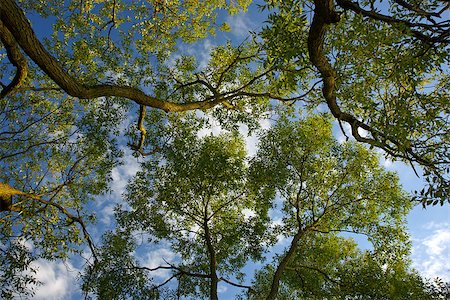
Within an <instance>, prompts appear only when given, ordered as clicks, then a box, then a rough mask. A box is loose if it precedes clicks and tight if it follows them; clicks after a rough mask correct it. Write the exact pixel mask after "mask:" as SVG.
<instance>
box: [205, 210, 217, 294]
mask: <svg viewBox="0 0 450 300" xmlns="http://www.w3.org/2000/svg"><path fill="white" fill-rule="evenodd" d="M203 227H204V230H205V240H206V248H207V250H208V255H209V274H210V278H211V279H210V280H211V282H210V285H209V286H210V290H209V298H210V299H211V300H218V299H219V298H218V296H217V286H218V284H219V277H218V276H217V271H216V266H217V259H216V251H215V250H214V246H213V244H212V238H211V233H210V231H209V225H208V219H207V217H206V216H205V218H204V222H203Z"/></svg>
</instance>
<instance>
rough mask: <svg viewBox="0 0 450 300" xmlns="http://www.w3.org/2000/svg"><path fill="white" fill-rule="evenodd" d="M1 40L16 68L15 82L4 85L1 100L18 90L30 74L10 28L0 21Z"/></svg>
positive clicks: (0, 95) (0, 93) (0, 94)
mask: <svg viewBox="0 0 450 300" xmlns="http://www.w3.org/2000/svg"><path fill="white" fill-rule="evenodd" d="M0 40H1V42H2V43H3V46H5V48H6V54H7V55H8V59H9V61H10V62H11V63H12V65H13V66H15V67H16V75H15V76H14V78H13V80H12V81H11V82H10V83H9V84H8V85H7V86H4V85H3V84H2V86H3V89H2V91H1V92H0V99H1V98H4V97H6V96H7V95H8V94H9V93H11V91H12V90H14V89H16V88H18V87H19V86H20V85H21V84H22V83H23V82H24V80H25V78H26V77H27V73H28V64H27V60H26V59H25V57H24V56H23V54H22V52H21V51H20V49H19V47H18V45H17V43H16V41H15V39H14V37H13V35H12V34H11V32H10V31H9V30H8V28H6V27H5V26H4V25H3V22H2V21H0Z"/></svg>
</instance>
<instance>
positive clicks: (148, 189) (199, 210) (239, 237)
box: [86, 126, 267, 299]
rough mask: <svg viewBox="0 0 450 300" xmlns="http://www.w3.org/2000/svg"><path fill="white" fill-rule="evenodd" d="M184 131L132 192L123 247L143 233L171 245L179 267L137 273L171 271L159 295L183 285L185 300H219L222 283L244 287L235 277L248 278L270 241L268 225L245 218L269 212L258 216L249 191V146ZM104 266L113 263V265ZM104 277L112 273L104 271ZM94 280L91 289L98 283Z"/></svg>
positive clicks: (145, 168)
mask: <svg viewBox="0 0 450 300" xmlns="http://www.w3.org/2000/svg"><path fill="white" fill-rule="evenodd" d="M182 128H184V129H183V132H181V133H175V134H173V136H174V139H173V140H172V141H171V142H170V143H168V144H167V146H166V147H164V148H163V149H161V151H160V152H159V155H160V156H159V159H156V160H151V161H146V162H144V163H143V164H142V171H140V172H139V173H138V174H137V175H136V178H134V180H133V181H132V182H131V183H130V185H129V186H128V189H127V195H126V198H127V201H128V204H129V206H130V208H129V209H124V208H122V210H119V211H118V213H117V214H118V220H119V224H120V227H119V232H127V233H128V235H127V237H126V238H125V239H123V240H133V238H132V237H131V236H130V233H131V232H143V233H145V234H146V235H149V236H150V239H151V241H152V242H153V243H155V242H166V243H169V244H170V247H171V249H172V250H173V251H174V252H175V253H176V254H177V256H179V259H180V261H179V262H176V263H173V262H167V263H166V265H164V266H160V267H156V268H153V269H152V268H147V267H142V266H139V265H137V264H134V266H133V268H135V269H140V270H142V271H147V272H149V273H151V271H156V270H160V269H168V270H172V272H173V273H172V275H171V276H170V277H169V278H168V279H167V280H166V281H164V282H163V283H161V284H155V285H154V287H153V290H155V291H158V289H160V288H162V287H164V285H166V284H168V283H169V282H170V281H171V280H172V279H177V281H178V288H177V291H176V293H175V292H174V294H176V295H177V296H178V297H180V296H191V297H195V298H197V299H198V298H204V297H205V298H206V297H207V298H209V299H218V291H217V289H218V283H219V281H224V282H227V283H229V284H233V285H238V286H239V284H236V283H233V282H231V281H230V278H229V276H230V275H233V276H237V277H238V278H241V277H243V275H244V274H242V273H240V271H239V270H240V269H241V268H242V267H243V266H244V265H245V263H247V262H248V260H249V259H253V260H255V259H258V258H260V257H261V252H262V251H263V244H261V242H262V240H261V239H260V238H263V237H264V236H265V235H267V233H265V232H264V231H265V229H266V228H265V227H264V226H263V224H264V221H267V218H258V217H246V216H245V215H244V212H245V211H246V210H251V211H255V210H263V211H264V209H263V208H261V207H259V208H258V206H261V205H262V203H261V202H260V201H259V200H260V199H258V198H256V197H254V195H252V193H250V192H249V191H248V189H247V188H246V179H245V173H246V167H245V149H244V143H243V141H242V138H241V137H239V136H237V135H231V136H230V135H219V136H206V137H204V138H202V139H198V138H197V137H196V135H195V134H196V133H195V132H190V131H186V126H182ZM171 129H172V131H174V130H175V129H174V128H171ZM266 211H267V209H266ZM141 246H142V245H141ZM108 247H109V248H111V249H115V251H119V252H120V251H122V249H121V248H122V247H120V248H119V249H118V247H117V246H116V245H110V244H107V245H106V246H105V249H109V248H108ZM132 250H133V251H135V248H133V249H132ZM107 251H108V250H107ZM124 251H125V253H128V252H130V249H125V250H124ZM109 252H110V251H108V253H109ZM102 260H105V263H106V264H108V263H110V259H109V258H108V257H102ZM114 264H116V263H114ZM94 268H95V267H94ZM123 268H127V264H118V269H119V270H121V269H123ZM97 269H99V268H97ZM99 270H100V272H105V270H104V268H100V269H99ZM95 271H96V270H95V269H94V270H92V272H93V273H95ZM116 273H117V272H116ZM108 274H111V273H110V272H106V274H105V275H107V276H109V275H108ZM119 274H120V273H119ZM114 276H116V275H114ZM87 278H88V280H87V281H86V285H87V286H88V285H89V284H90V283H91V282H92V279H91V278H92V276H88V277H87ZM100 278H102V277H101V276H100ZM102 280H104V279H103V278H102ZM115 280H120V281H121V279H119V278H116V279H115ZM103 285H104V284H102V282H99V283H98V285H96V286H95V287H94V290H96V289H98V290H104V288H103ZM88 288H89V286H88ZM99 295H100V294H99ZM100 298H104V296H101V295H100Z"/></svg>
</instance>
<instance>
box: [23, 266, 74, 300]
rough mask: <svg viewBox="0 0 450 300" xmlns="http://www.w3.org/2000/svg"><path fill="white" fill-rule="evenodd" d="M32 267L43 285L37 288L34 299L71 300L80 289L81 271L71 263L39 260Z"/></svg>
mask: <svg viewBox="0 0 450 300" xmlns="http://www.w3.org/2000/svg"><path fill="white" fill-rule="evenodd" d="M32 267H33V268H36V269H37V273H36V275H35V276H36V278H37V280H38V281H40V282H41V283H42V285H39V286H38V287H37V288H36V290H35V291H36V293H35V295H34V297H33V299H45V300H59V299H69V298H70V296H71V294H72V293H74V292H75V291H76V289H77V288H78V284H77V283H76V279H77V275H78V273H79V270H78V269H76V268H74V267H73V266H72V265H71V264H70V263H63V262H53V261H47V260H38V261H36V262H34V263H33V264H32Z"/></svg>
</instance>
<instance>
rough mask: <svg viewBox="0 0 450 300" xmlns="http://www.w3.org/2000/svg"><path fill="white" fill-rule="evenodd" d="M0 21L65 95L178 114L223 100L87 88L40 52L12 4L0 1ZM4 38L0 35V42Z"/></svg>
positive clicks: (106, 87) (10, 0)
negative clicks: (173, 98) (175, 99)
mask: <svg viewBox="0 0 450 300" xmlns="http://www.w3.org/2000/svg"><path fill="white" fill-rule="evenodd" d="M0 20H1V21H2V22H3V24H4V25H5V27H6V28H7V29H8V30H9V31H10V32H11V34H12V36H13V37H14V38H15V40H16V42H17V44H18V45H19V46H20V47H21V48H22V50H23V51H24V52H25V53H26V54H27V55H28V56H29V57H30V58H31V59H32V60H33V61H34V62H35V63H36V64H37V65H38V66H39V67H40V68H41V69H42V70H43V71H44V72H45V73H46V74H47V75H48V76H49V77H50V78H51V79H52V80H53V81H54V82H55V83H56V84H57V85H58V86H60V87H61V88H62V89H63V90H64V91H66V93H67V94H69V95H70V96H73V97H77V98H80V99H94V98H99V97H111V96H114V97H123V98H127V99H130V100H133V101H134V102H136V103H138V104H140V105H144V106H149V107H154V108H158V109H161V110H164V111H166V112H179V111H187V110H194V109H208V108H212V107H214V106H216V105H218V104H220V103H221V102H222V101H223V100H222V99H220V98H213V99H212V100H207V101H198V102H189V103H175V102H170V101H165V100H161V99H158V98H156V97H153V96H150V95H147V94H145V93H144V92H143V91H142V90H140V89H138V88H134V87H130V86H119V85H109V84H100V85H93V86H87V85H84V84H83V83H81V82H79V81H78V80H77V79H75V78H74V77H73V76H71V75H70V74H69V73H68V72H66V71H65V70H64V69H63V67H62V66H61V64H60V63H59V62H58V61H57V60H56V59H55V58H54V57H53V56H52V55H51V54H50V53H49V52H48V51H47V50H46V49H45V48H44V46H43V45H42V43H41V42H40V41H39V40H38V38H37V37H36V34H35V33H34V31H33V29H32V28H31V25H30V23H29V22H28V19H27V18H26V16H25V14H24V12H23V11H22V10H21V9H20V7H18V6H17V4H16V3H15V2H14V1H13V0H2V5H1V6H0ZM3 37H4V35H3V34H2V38H3Z"/></svg>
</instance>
